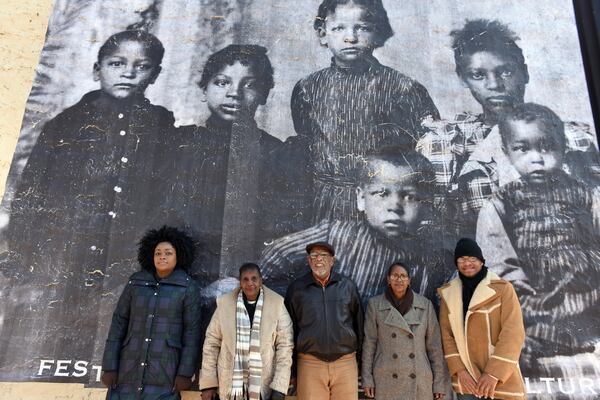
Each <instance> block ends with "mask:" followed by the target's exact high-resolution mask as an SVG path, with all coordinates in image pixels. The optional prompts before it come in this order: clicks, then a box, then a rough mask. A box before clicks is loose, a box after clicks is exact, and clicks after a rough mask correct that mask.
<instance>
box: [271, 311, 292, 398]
mask: <svg viewBox="0 0 600 400" xmlns="http://www.w3.org/2000/svg"><path fill="white" fill-rule="evenodd" d="M275 335H276V336H275V360H274V362H275V365H274V367H275V373H274V375H273V381H272V382H271V389H273V390H277V391H278V392H281V393H287V391H288V387H289V384H290V373H291V369H292V354H293V351H294V330H293V328H292V319H291V318H290V315H289V314H288V312H287V309H286V308H285V306H284V305H283V302H282V303H281V311H280V313H279V318H278V319H277V332H276V334H275Z"/></svg>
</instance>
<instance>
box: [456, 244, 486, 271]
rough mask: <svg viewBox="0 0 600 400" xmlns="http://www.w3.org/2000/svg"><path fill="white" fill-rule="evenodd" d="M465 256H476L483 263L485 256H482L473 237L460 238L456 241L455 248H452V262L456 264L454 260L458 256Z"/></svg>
mask: <svg viewBox="0 0 600 400" xmlns="http://www.w3.org/2000/svg"><path fill="white" fill-rule="evenodd" d="M465 256H467V257H477V258H479V259H480V260H481V262H482V263H484V264H485V258H483V254H482V253H481V247H479V245H478V244H477V242H476V241H474V240H473V239H469V238H462V239H460V240H459V241H458V243H456V248H455V249H454V264H455V265H456V260H458V259H459V258H460V257H465Z"/></svg>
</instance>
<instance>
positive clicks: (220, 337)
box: [200, 285, 294, 399]
mask: <svg viewBox="0 0 600 400" xmlns="http://www.w3.org/2000/svg"><path fill="white" fill-rule="evenodd" d="M240 290H241V289H239V288H238V289H236V290H234V291H232V292H230V293H227V294H225V295H223V296H221V297H219V298H218V299H217V309H216V311H215V313H214V314H213V316H212V319H211V321H210V324H209V325H208V329H207V330H206V338H205V339H204V347H203V350H202V370H201V371H200V390H203V389H209V388H215V387H218V388H219V396H220V398H221V399H228V398H229V397H228V396H229V393H230V391H231V385H232V381H233V364H234V358H235V345H236V332H237V331H236V315H235V314H236V303H237V297H238V293H239V291H240ZM261 290H262V291H263V292H264V300H263V308H262V316H261V320H260V355H261V360H262V376H261V377H262V384H261V390H260V392H261V396H262V398H270V395H271V390H277V391H279V392H282V393H286V392H287V390H288V386H289V381H290V370H291V367H292V349H293V346H294V334H293V329H292V320H291V319H290V316H289V314H288V312H287V310H286V308H285V306H284V304H283V297H281V296H280V295H278V294H277V293H275V292H274V291H272V290H270V289H269V288H267V287H266V286H264V285H263V286H262V288H261Z"/></svg>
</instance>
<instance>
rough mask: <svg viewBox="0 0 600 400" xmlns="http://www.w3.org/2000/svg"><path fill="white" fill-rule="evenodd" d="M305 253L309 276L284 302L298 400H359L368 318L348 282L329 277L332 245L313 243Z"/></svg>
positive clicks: (296, 284)
mask: <svg viewBox="0 0 600 400" xmlns="http://www.w3.org/2000/svg"><path fill="white" fill-rule="evenodd" d="M306 252H307V253H308V265H309V266H310V272H308V273H307V274H306V275H304V276H301V277H300V278H298V279H296V280H295V281H294V282H293V283H292V284H291V285H290V286H289V287H288V290H287V293H286V296H285V305H286V307H287V309H288V312H289V313H290V316H291V317H292V322H293V326H294V341H295V347H294V364H293V367H292V377H297V386H298V393H297V394H298V400H328V399H330V400H353V399H358V364H357V359H360V355H359V354H358V353H359V351H360V347H361V345H362V336H363V318H364V315H363V310H362V306H361V301H360V297H359V295H358V290H357V289H356V285H355V284H354V282H353V281H352V280H351V279H350V278H348V277H346V276H343V275H341V274H339V273H337V272H333V271H331V267H332V266H333V263H334V261H335V258H334V255H335V250H334V249H333V246H331V244H329V243H327V242H315V243H311V244H309V245H308V246H306ZM292 379H293V378H292Z"/></svg>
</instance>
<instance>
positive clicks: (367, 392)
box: [363, 387, 375, 399]
mask: <svg viewBox="0 0 600 400" xmlns="http://www.w3.org/2000/svg"><path fill="white" fill-rule="evenodd" d="M363 389H364V390H365V395H366V396H367V397H368V398H370V399H372V398H374V397H375V388H374V387H364V388H363Z"/></svg>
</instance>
